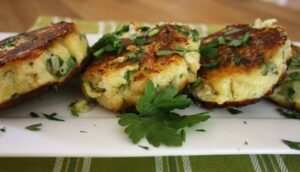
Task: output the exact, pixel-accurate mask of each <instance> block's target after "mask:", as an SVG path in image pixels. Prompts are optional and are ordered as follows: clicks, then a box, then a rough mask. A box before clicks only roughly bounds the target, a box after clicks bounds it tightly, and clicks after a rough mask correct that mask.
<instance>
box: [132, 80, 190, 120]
mask: <svg viewBox="0 0 300 172" xmlns="http://www.w3.org/2000/svg"><path fill="white" fill-rule="evenodd" d="M177 93H178V89H177V88H176V87H168V88H166V89H165V91H163V92H161V93H160V94H158V93H157V92H156V90H155V88H154V84H153V82H152V81H148V82H147V85H146V88H145V95H144V96H141V97H140V98H139V100H138V102H137V106H136V108H137V110H138V112H139V113H141V114H144V115H165V114H166V113H168V112H169V111H171V110H173V109H185V108H187V107H189V106H190V105H191V104H192V101H191V100H190V99H188V98H187V96H186V95H178V96H176V95H177Z"/></svg>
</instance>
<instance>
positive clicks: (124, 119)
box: [119, 80, 209, 147]
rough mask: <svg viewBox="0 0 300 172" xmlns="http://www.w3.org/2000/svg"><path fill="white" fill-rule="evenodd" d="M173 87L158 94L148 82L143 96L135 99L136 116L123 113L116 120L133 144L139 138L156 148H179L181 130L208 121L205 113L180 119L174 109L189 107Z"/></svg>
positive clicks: (181, 135) (189, 103) (185, 98)
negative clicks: (164, 146)
mask: <svg viewBox="0 0 300 172" xmlns="http://www.w3.org/2000/svg"><path fill="white" fill-rule="evenodd" d="M177 93H178V89H177V88H176V87H168V88H166V89H165V90H164V91H163V92H161V93H158V92H157V91H156V89H155V87H154V84H153V82H152V81H151V80H149V81H148V82H147V85H146V88H145V94H144V96H141V97H140V98H139V99H138V102H137V105H136V109H137V113H125V114H123V115H121V117H120V119H119V125H121V126H123V127H126V128H125V133H127V134H128V136H129V138H130V140H131V141H132V142H133V143H135V144H136V143H138V142H139V141H140V140H141V139H142V138H144V137H145V138H146V139H147V141H148V142H149V143H150V144H152V145H153V146H155V147H158V146H160V145H161V144H164V145H167V146H181V145H182V143H183V142H184V137H183V136H184V131H182V130H183V128H185V127H190V126H193V125H194V124H197V123H199V122H204V121H206V120H208V118H209V116H208V115H207V114H208V112H203V113H199V114H195V115H189V116H181V115H179V114H177V113H175V112H172V111H173V110H174V109H185V108H187V107H189V106H190V105H191V104H192V101H191V100H190V99H189V98H187V96H186V95H178V96H176V95H177Z"/></svg>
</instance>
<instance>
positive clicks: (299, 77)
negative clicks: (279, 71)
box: [289, 72, 300, 81]
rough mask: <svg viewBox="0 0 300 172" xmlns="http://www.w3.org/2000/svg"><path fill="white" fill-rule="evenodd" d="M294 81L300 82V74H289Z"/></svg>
mask: <svg viewBox="0 0 300 172" xmlns="http://www.w3.org/2000/svg"><path fill="white" fill-rule="evenodd" d="M289 78H291V80H292V81H300V72H292V73H290V74H289Z"/></svg>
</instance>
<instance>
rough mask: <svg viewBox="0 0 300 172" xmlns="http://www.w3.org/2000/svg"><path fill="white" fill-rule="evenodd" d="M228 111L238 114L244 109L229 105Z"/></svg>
mask: <svg viewBox="0 0 300 172" xmlns="http://www.w3.org/2000/svg"><path fill="white" fill-rule="evenodd" d="M227 111H228V112H229V113H231V114H233V115H237V114H240V113H243V112H242V111H240V110H239V109H238V108H236V107H229V108H227Z"/></svg>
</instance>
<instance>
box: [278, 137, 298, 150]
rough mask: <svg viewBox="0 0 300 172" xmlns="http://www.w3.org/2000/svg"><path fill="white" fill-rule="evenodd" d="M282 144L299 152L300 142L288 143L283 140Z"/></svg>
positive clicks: (288, 141)
mask: <svg viewBox="0 0 300 172" xmlns="http://www.w3.org/2000/svg"><path fill="white" fill-rule="evenodd" d="M282 142H283V143H284V144H286V145H287V146H288V147H289V148H291V149H295V150H300V142H296V141H290V140H285V139H282Z"/></svg>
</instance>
